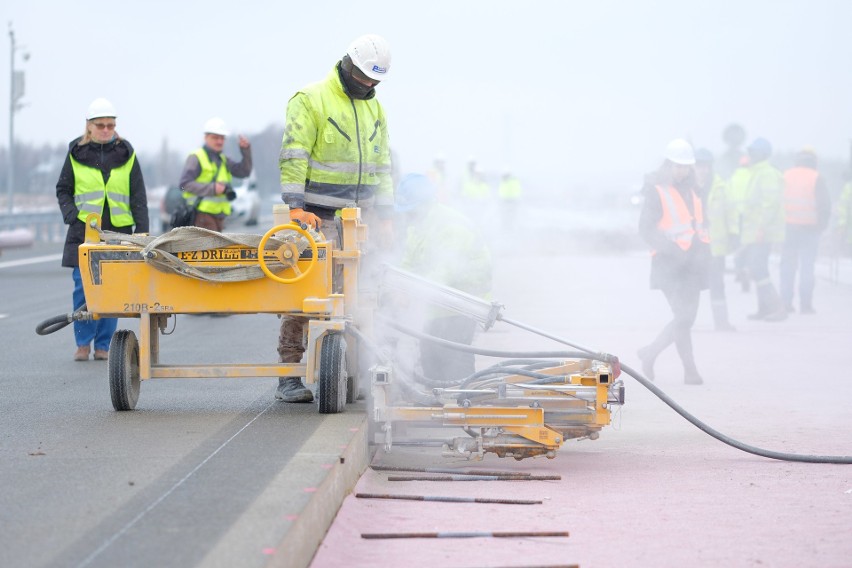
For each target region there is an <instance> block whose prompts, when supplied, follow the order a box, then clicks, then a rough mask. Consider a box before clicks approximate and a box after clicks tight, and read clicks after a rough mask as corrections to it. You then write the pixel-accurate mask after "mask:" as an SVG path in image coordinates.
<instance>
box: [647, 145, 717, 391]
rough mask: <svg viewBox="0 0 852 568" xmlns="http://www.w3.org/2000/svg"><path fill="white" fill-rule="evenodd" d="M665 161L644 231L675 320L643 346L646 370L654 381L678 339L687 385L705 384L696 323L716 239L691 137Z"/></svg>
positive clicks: (657, 284)
mask: <svg viewBox="0 0 852 568" xmlns="http://www.w3.org/2000/svg"><path fill="white" fill-rule="evenodd" d="M665 158H666V159H665V161H664V162H663V165H662V166H661V167H660V169H659V170H658V172H657V173H656V175H654V176H652V177H651V178H649V179H648V182H647V183H646V187H645V201H644V205H643V208H642V212H641V214H640V217H639V233H640V234H641V236H642V238H643V239H644V240H645V242H646V243H648V245H649V246H650V247H651V249H652V252H651V254H652V257H651V289H653V290H660V291H661V292H662V293H663V295H664V296H665V298H666V301H667V302H668V303H669V306H670V307H671V310H672V316H673V317H672V320H671V321H670V322H669V323H668V324H667V325H666V327H664V328H663V330H662V331H661V332H660V334H659V335H658V336H657V338H656V339H654V341H652V342H651V343H650V344H648V345H646V346H645V347H642V348H641V349H639V359H640V360H641V361H642V372H643V373H644V374H645V376H646V377H647V378H648V379H650V380H654V361H655V360H656V359H657V356H658V355H659V354H660V353H661V352H662V351H663V350H664V349H665V348H667V347H668V346H669V345H671V344H672V343H674V344H675V347H676V348H677V352H678V355H679V356H680V359H681V361H682V362H683V369H684V383H686V384H688V385H700V384H702V383H703V382H704V381H703V380H702V378H701V375H700V374H699V373H698V368H697V367H696V365H695V358H694V356H693V353H692V325H693V324H694V323H695V317H696V315H697V314H698V304H699V299H700V297H701V291H702V290H706V289H707V288H708V283H709V267H710V247H709V242H710V239H709V237H708V235H707V230H706V228H705V226H704V213H703V207H702V203H701V199H700V197H699V195H698V193H697V192H696V180H695V169H694V165H695V152H694V150H693V149H692V146H691V145H690V144H689V142H687V141H686V140H682V139H676V140H672V141H671V142H670V143H669V144H668V146H667V147H666V152H665Z"/></svg>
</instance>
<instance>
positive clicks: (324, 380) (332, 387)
mask: <svg viewBox="0 0 852 568" xmlns="http://www.w3.org/2000/svg"><path fill="white" fill-rule="evenodd" d="M346 379H347V375H346V340H345V339H344V338H343V334H342V333H329V334H326V335H325V336H324V337H323V338H322V343H321V345H320V366H319V385H318V387H317V398H318V399H319V411H320V414H337V413H338V412H341V411H342V410H343V407H344V406H346V394H347V380H346Z"/></svg>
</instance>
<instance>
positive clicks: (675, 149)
mask: <svg viewBox="0 0 852 568" xmlns="http://www.w3.org/2000/svg"><path fill="white" fill-rule="evenodd" d="M665 158H666V159H667V160H668V161H670V162H674V163H675V164H681V165H683V166H691V165H693V164H694V163H695V151H694V150H693V149H692V144H690V143H689V142H687V141H686V140H684V139H683V138H675V139H674V140H672V141H671V142H669V144H668V146H666V154H665Z"/></svg>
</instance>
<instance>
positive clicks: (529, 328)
mask: <svg viewBox="0 0 852 568" xmlns="http://www.w3.org/2000/svg"><path fill="white" fill-rule="evenodd" d="M497 319H498V320H500V321H502V322H505V323H507V324H509V325H513V326H515V327H519V328H521V329H525V330H527V331H530V332H532V333H534V334H536V335H540V336H542V337H546V338H548V339H552V340H553V341H556V342H557V343H562V344H564V345H567V346H568V347H573V348H574V349H579V350H580V351H585V352H586V353H595V350H594V349H589V348H588V347H583V346H582V345H578V344H576V343H571V342H570V341H568V340H567V339H562V338H561V337H557V336H555V335H550V334H549V333H547V332H545V331H542V330H540V329H536V328H534V327H532V326H529V325H526V324H524V323H521V322H519V321H515V320H512V319H509V318H507V317H503V316H502V315H500V316H498V317H497Z"/></svg>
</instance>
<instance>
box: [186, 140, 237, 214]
mask: <svg viewBox="0 0 852 568" xmlns="http://www.w3.org/2000/svg"><path fill="white" fill-rule="evenodd" d="M192 155H194V156H195V157H196V158H198V165H199V166H201V171H200V172H199V174H198V177H196V178H195V181H196V182H198V183H210V182H212V181H213V178H214V177H215V178H216V182H218V183H231V179H232V178H231V172H230V171H228V160H226V159H225V155H224V154H220V155H219V159H220V160H221V163H222V165H221V167H219V168H218V169H217V168H216V166H215V165H214V164H213V162H212V161H211V160H210V156H208V155H207V150H205V149H204V148H199V149H198V150H196V151H195V152H193V153H192ZM183 198H184V199H186V201H187V202H188V203H195V200H196V199H198V196H197V195H195V194H194V193H192V192H189V191H184V192H183ZM198 210H199V211H201V212H202V213H208V214H210V215H220V214H224V215H230V214H231V202H230V201H228V198H227V197H226V196H225V194H224V193H222V194H220V195H213V196H205V197H202V198H201V202H200V203H199V204H198Z"/></svg>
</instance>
